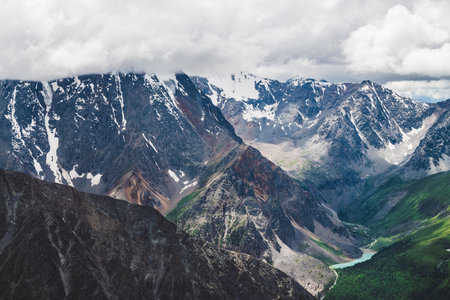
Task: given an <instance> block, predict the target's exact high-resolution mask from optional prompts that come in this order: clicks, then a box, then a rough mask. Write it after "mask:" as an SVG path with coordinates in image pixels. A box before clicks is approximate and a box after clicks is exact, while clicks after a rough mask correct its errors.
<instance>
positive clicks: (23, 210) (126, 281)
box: [0, 170, 312, 299]
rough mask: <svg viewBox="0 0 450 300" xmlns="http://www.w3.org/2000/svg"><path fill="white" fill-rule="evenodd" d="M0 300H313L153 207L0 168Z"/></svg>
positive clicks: (285, 278) (283, 277) (295, 285)
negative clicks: (180, 226) (185, 229)
mask: <svg viewBox="0 0 450 300" xmlns="http://www.w3.org/2000/svg"><path fill="white" fill-rule="evenodd" d="M0 237H1V239H0V298H2V299H3V298H4V299H64V298H65V299H87V298H95V299H312V296H311V295H310V294H308V292H306V291H305V290H304V289H303V288H302V287H301V286H300V285H299V284H298V283H296V282H295V281H294V280H292V279H291V278H289V277H288V276H287V275H285V274H284V273H282V272H281V271H278V270H276V269H274V268H272V267H270V266H269V265H267V264H265V263H263V262H261V261H259V260H257V259H255V258H252V257H251V256H249V255H245V254H239V253H236V252H230V251H226V250H222V249H218V248H216V247H214V246H213V245H211V244H209V243H206V242H203V241H202V240H200V239H197V238H194V237H191V236H189V235H187V234H185V233H184V232H182V231H179V230H177V228H176V226H175V225H174V224H173V223H170V222H169V221H167V220H166V219H164V217H163V216H162V215H161V214H160V213H159V212H157V211H156V210H155V209H153V208H151V207H144V206H139V205H132V204H129V203H127V202H125V201H121V200H116V199H113V198H110V197H106V196H99V195H93V194H87V193H82V192H78V191H76V190H75V189H73V188H71V187H68V186H63V185H60V184H55V183H47V182H43V181H40V180H38V179H34V178H31V177H29V176H27V175H24V174H22V173H17V172H11V171H3V170H0Z"/></svg>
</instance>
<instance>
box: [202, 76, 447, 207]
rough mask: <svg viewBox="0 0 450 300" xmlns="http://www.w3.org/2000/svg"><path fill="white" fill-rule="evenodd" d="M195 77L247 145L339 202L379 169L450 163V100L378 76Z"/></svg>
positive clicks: (424, 170)
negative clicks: (431, 100)
mask: <svg viewBox="0 0 450 300" xmlns="http://www.w3.org/2000/svg"><path fill="white" fill-rule="evenodd" d="M193 80H194V82H195V84H196V85H197V87H198V88H199V90H201V91H202V92H203V93H205V94H207V95H210V97H211V99H212V100H213V102H214V103H215V104H216V105H217V106H218V107H219V108H220V109H221V110H222V112H223V114H224V116H225V117H226V119H227V120H228V121H229V122H230V123H231V124H232V125H233V126H234V128H235V130H236V133H237V134H238V135H239V136H240V137H242V138H243V139H244V141H245V142H246V143H248V144H250V145H252V146H254V147H255V148H257V149H258V150H260V151H261V152H262V154H263V155H264V156H266V157H268V158H269V159H271V160H272V161H273V162H275V163H276V164H278V165H279V166H281V167H282V168H283V169H284V170H286V171H288V172H289V173H290V174H291V175H292V176H294V177H297V178H299V179H303V180H311V181H312V182H313V183H314V184H312V186H311V188H312V189H315V188H317V191H318V194H320V195H322V196H323V197H324V199H326V200H327V201H328V202H329V203H331V204H332V205H333V206H334V207H339V206H341V204H340V203H341V202H343V203H344V202H346V200H348V199H350V198H351V196H352V195H354V194H355V193H357V190H358V189H359V184H360V183H361V182H362V180H363V179H364V178H366V177H368V176H371V175H376V174H380V173H382V172H391V171H392V170H393V169H399V168H402V169H403V170H404V169H405V168H407V169H408V172H406V171H402V174H403V175H404V176H416V177H420V176H424V175H429V174H432V173H435V172H438V171H444V170H448V169H449V155H450V147H449V143H450V139H449V137H448V122H449V117H448V105H444V104H427V103H422V102H417V101H414V100H411V99H408V98H405V97H401V96H399V95H398V94H396V93H395V92H393V91H391V90H389V89H387V88H385V87H383V86H382V85H379V84H376V83H374V82H371V81H363V82H361V83H359V84H353V83H342V84H333V83H329V82H325V81H317V80H314V79H309V78H301V77H296V78H292V79H289V80H287V81H286V82H280V81H277V80H271V79H266V78H259V77H256V76H253V75H251V74H245V73H238V74H234V75H231V76H224V77H211V78H201V77H195V78H194V79H193ZM426 140H430V141H435V142H436V143H438V144H439V148H436V147H435V145H433V144H432V143H434V142H428V143H425V141H426Z"/></svg>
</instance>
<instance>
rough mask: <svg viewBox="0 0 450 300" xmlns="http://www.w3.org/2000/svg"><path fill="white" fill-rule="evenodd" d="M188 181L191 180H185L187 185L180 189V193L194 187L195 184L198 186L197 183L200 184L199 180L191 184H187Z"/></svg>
mask: <svg viewBox="0 0 450 300" xmlns="http://www.w3.org/2000/svg"><path fill="white" fill-rule="evenodd" d="M188 182H189V181H185V182H184V184H185V186H184V187H183V188H182V189H181V190H180V194H181V193H183V192H184V191H185V190H187V189H188V188H191V187H194V186H196V185H197V184H198V182H197V181H194V182H192V183H190V184H187V183H188Z"/></svg>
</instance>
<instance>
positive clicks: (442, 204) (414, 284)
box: [327, 172, 450, 299]
mask: <svg viewBox="0 0 450 300" xmlns="http://www.w3.org/2000/svg"><path fill="white" fill-rule="evenodd" d="M400 192H402V193H401V194H402V195H404V196H403V197H401V199H400V200H399V201H398V203H397V204H396V205H395V206H394V207H393V208H392V209H391V210H390V211H389V213H388V214H387V216H385V217H384V218H382V219H378V220H373V216H375V215H376V213H377V211H376V209H377V208H378V209H381V208H382V207H383V205H384V204H385V203H386V201H388V200H389V197H390V196H389V195H392V193H394V194H395V193H396V194H400ZM377 201H379V203H381V205H378V204H377ZM367 202H368V203H366V204H365V205H363V206H361V207H362V208H360V209H361V210H362V213H363V215H364V216H365V218H363V219H361V220H360V221H362V222H363V223H365V224H366V225H368V226H369V228H370V231H371V232H372V234H374V235H376V236H378V242H377V243H376V244H375V245H374V249H377V250H378V249H381V250H380V251H379V252H378V253H377V254H376V255H375V256H374V257H373V258H372V259H371V260H369V261H367V262H365V263H361V264H357V265H355V266H354V267H351V268H346V269H342V270H338V273H339V279H338V281H337V284H336V285H335V286H334V287H333V289H332V290H331V291H330V292H329V293H328V295H327V299H445V298H448V296H449V295H450V279H449V274H450V252H449V251H450V250H449V251H447V249H450V209H449V203H450V172H446V173H441V174H436V175H433V176H429V177H426V178H424V179H421V180H418V181H415V182H412V183H401V182H399V181H398V180H396V179H394V180H391V181H390V183H389V184H385V185H383V186H381V187H380V188H379V189H377V190H376V191H375V192H373V193H372V194H371V195H370V197H368V198H367ZM369 208H372V209H373V210H374V211H373V212H370V213H369V212H368V210H369Z"/></svg>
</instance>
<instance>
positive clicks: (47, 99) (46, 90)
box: [41, 81, 53, 106]
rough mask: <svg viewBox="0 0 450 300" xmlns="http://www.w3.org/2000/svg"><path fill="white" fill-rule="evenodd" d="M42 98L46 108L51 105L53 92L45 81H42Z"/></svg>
mask: <svg viewBox="0 0 450 300" xmlns="http://www.w3.org/2000/svg"><path fill="white" fill-rule="evenodd" d="M41 94H42V96H43V97H44V103H45V105H46V106H50V105H52V100H53V92H52V88H51V87H50V85H49V84H48V82H46V81H42V92H41Z"/></svg>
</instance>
